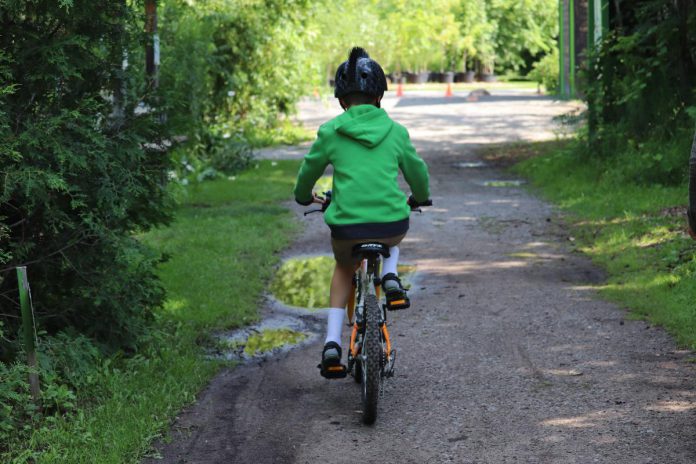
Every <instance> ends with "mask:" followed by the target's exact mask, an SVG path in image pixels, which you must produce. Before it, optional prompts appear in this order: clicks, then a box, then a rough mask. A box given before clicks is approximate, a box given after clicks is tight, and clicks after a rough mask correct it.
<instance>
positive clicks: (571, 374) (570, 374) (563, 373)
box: [541, 369, 582, 377]
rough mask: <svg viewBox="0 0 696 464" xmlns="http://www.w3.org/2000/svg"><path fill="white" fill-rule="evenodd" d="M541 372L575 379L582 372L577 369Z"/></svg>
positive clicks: (543, 370)
mask: <svg viewBox="0 0 696 464" xmlns="http://www.w3.org/2000/svg"><path fill="white" fill-rule="evenodd" d="M541 372H543V373H544V374H549V375H555V376H559V377H577V376H580V375H582V371H580V370H578V369H541Z"/></svg>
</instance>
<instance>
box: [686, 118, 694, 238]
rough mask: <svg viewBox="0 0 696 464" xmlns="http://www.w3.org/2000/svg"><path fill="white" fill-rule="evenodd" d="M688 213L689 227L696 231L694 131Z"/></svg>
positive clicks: (690, 161)
mask: <svg viewBox="0 0 696 464" xmlns="http://www.w3.org/2000/svg"><path fill="white" fill-rule="evenodd" d="M686 215H687V218H688V221H689V227H690V228H691V230H693V231H696V132H694V141H693V144H692V145H691V157H690V158H689V208H688V209H687V213H686Z"/></svg>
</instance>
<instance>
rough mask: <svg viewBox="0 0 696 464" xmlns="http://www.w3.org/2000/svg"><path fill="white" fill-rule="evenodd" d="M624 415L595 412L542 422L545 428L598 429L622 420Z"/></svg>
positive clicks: (610, 412) (612, 412)
mask: <svg viewBox="0 0 696 464" xmlns="http://www.w3.org/2000/svg"><path fill="white" fill-rule="evenodd" d="M623 416H624V414H622V413H619V412H616V411H595V412H590V413H587V414H584V415H580V416H572V417H558V418H553V419H546V420H545V421H542V422H541V425H543V426H545V427H566V428H573V429H579V428H583V429H584V428H590V427H598V426H601V425H603V423H606V422H608V421H611V420H616V419H620V418H621V417H623Z"/></svg>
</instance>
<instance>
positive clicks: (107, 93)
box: [0, 0, 170, 361]
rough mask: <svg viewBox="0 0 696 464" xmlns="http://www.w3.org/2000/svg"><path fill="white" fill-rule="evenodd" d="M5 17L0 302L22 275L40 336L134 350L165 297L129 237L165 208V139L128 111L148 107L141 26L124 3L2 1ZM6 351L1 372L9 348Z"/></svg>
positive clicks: (1, 23)
mask: <svg viewBox="0 0 696 464" xmlns="http://www.w3.org/2000/svg"><path fill="white" fill-rule="evenodd" d="M2 13H3V14H2V16H0V29H1V30H2V31H3V33H2V35H0V50H2V52H0V76H2V78H3V82H5V83H4V84H3V85H2V87H0V108H1V110H0V144H2V146H1V148H2V155H1V156H2V158H1V159H0V169H1V171H2V179H3V182H2V190H0V224H2V225H1V226H0V235H1V236H3V240H2V241H1V242H0V243H2V245H1V247H2V249H1V250H0V273H2V276H3V277H4V280H2V281H1V282H0V294H3V295H4V297H8V298H16V293H17V282H16V279H15V278H14V275H13V273H12V272H8V271H11V270H12V269H13V268H14V267H15V266H17V265H28V274H29V279H30V282H31V286H32V290H33V297H34V307H35V310H36V314H37V319H38V321H37V322H38V325H39V327H41V328H42V329H43V330H46V331H47V333H48V334H54V333H57V332H58V331H60V330H62V329H63V328H65V327H74V328H75V330H76V331H78V332H79V333H84V334H86V335H88V336H90V337H95V338H96V339H98V340H100V341H101V342H102V343H103V344H104V346H109V347H111V348H114V349H115V348H129V349H132V348H134V347H135V344H136V340H137V337H138V335H139V334H141V333H142V332H143V328H144V327H145V324H146V323H147V320H148V318H149V311H150V308H151V307H153V306H154V305H158V304H159V303H160V301H161V300H162V296H163V295H162V290H161V287H160V285H159V283H158V281H157V279H156V277H155V275H154V273H153V266H154V264H155V262H156V261H157V256H155V255H154V254H153V253H152V252H151V251H150V250H148V249H147V248H146V247H144V246H143V245H142V244H140V243H138V242H137V240H135V239H133V238H132V234H133V232H134V231H138V230H146V229H148V228H150V227H152V226H153V225H156V224H162V223H164V222H166V221H167V220H168V205H169V203H170V200H169V194H168V193H167V189H166V188H165V187H166V180H167V179H166V172H167V171H168V170H169V161H168V158H167V155H166V153H163V152H162V151H160V150H159V149H157V146H158V144H159V142H160V140H161V139H162V138H163V137H164V135H165V134H164V128H163V127H162V126H161V125H159V124H158V123H157V121H156V119H157V118H155V117H154V116H155V114H154V113H153V112H149V113H148V112H145V113H142V112H141V113H140V115H138V116H136V115H135V112H134V109H135V107H136V106H141V107H152V100H151V99H150V98H149V96H148V97H147V98H146V99H145V100H142V98H141V97H142V95H146V96H147V95H148V92H147V83H146V82H145V81H144V76H142V72H141V69H142V68H141V66H140V65H139V64H140V63H138V60H137V58H136V57H138V56H140V55H141V54H142V52H141V50H142V43H141V42H140V37H141V35H142V34H141V32H140V31H141V30H142V24H140V23H139V22H138V20H137V18H136V17H135V16H134V15H133V12H132V11H131V10H130V8H129V7H127V6H126V3H125V2H109V3H108V5H106V6H105V5H104V4H101V3H94V2H89V1H86V0H74V1H71V0H63V1H61V2H45V1H37V2H24V1H20V0H9V1H6V2H3V6H2ZM124 53H127V54H128V56H129V57H130V58H129V61H130V62H131V66H130V67H129V68H127V69H123V67H122V62H123V56H124ZM13 310H15V311H16V310H17V309H16V307H15V308H12V307H11V306H10V308H8V311H6V312H9V313H11V312H12V311H13ZM3 322H4V324H5V326H6V332H7V333H9V334H15V333H16V332H17V329H18V326H17V325H18V320H17V319H15V318H5V319H4V320H3ZM2 343H3V344H4V346H3V348H6V349H4V350H1V351H2V352H3V358H4V360H6V361H7V360H9V359H11V356H12V352H13V351H16V345H12V344H10V343H8V342H7V341H3V342H2Z"/></svg>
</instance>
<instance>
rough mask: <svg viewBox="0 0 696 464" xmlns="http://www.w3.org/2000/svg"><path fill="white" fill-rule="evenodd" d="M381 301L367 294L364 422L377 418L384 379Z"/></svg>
mask: <svg viewBox="0 0 696 464" xmlns="http://www.w3.org/2000/svg"><path fill="white" fill-rule="evenodd" d="M379 310H380V309H379V303H378V301H377V297H376V296H375V295H366V296H365V334H364V339H363V350H362V353H361V354H362V355H363V357H362V358H361V365H362V366H361V367H362V403H363V417H362V419H363V422H364V423H365V424H372V423H374V422H375V419H377V402H378V401H379V387H380V383H381V380H382V358H383V356H382V353H383V349H382V339H381V333H380V330H379Z"/></svg>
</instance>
